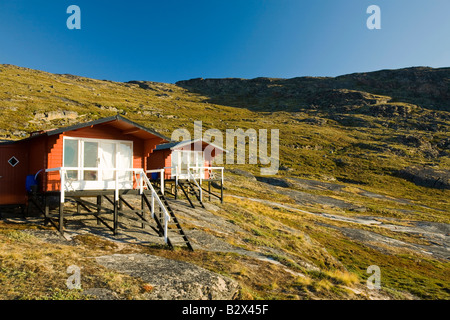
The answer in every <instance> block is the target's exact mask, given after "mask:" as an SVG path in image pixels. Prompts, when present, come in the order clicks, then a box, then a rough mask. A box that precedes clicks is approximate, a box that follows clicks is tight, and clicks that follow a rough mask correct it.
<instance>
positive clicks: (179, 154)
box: [171, 150, 205, 179]
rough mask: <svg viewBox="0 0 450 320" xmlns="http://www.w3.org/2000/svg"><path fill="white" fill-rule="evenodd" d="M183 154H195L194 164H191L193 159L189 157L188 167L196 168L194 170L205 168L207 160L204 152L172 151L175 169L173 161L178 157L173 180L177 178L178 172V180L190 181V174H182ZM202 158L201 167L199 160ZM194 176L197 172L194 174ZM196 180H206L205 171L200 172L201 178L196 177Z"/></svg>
mask: <svg viewBox="0 0 450 320" xmlns="http://www.w3.org/2000/svg"><path fill="white" fill-rule="evenodd" d="M183 152H194V163H190V162H191V161H190V160H191V157H190V156H189V157H188V165H187V167H188V168H190V167H194V168H198V167H203V166H204V164H205V159H204V153H203V151H197V150H172V155H171V166H172V167H174V166H175V165H174V162H173V159H174V157H177V166H178V168H177V170H176V171H175V170H172V175H171V176H172V178H175V176H176V172H178V178H179V179H188V178H189V174H188V173H182V172H181V159H182V153H183ZM199 157H200V158H201V159H202V160H201V163H200V165H199V163H198V158H199ZM193 173H194V174H195V173H196V172H193ZM196 178H201V179H204V178H205V173H204V172H203V171H200V176H198V174H197V175H196Z"/></svg>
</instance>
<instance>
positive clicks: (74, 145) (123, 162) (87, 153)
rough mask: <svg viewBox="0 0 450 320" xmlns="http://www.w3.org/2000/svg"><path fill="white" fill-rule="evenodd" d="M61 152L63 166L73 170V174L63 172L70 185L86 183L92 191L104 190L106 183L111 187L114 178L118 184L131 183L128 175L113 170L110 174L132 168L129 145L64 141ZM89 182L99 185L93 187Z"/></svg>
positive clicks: (125, 142) (126, 143)
mask: <svg viewBox="0 0 450 320" xmlns="http://www.w3.org/2000/svg"><path fill="white" fill-rule="evenodd" d="M63 149H64V153H63V166H64V167H70V168H77V170H68V171H67V178H68V179H70V180H72V181H84V182H86V183H90V184H89V185H90V186H92V188H94V187H99V188H107V186H110V185H111V184H108V183H107V182H108V181H109V182H111V183H114V181H115V179H116V174H118V180H119V181H120V182H124V181H126V182H131V181H132V177H133V175H132V172H131V171H122V172H120V171H119V172H118V173H116V171H115V170H111V169H130V168H132V167H133V143H132V142H131V141H117V140H101V139H96V140H94V139H86V138H71V137H65V138H64V146H63ZM97 168H98V169H97ZM94 169H95V170H94ZM108 169H109V170H108ZM93 182H99V184H93ZM100 182H101V183H103V182H105V183H103V184H101V183H100Z"/></svg>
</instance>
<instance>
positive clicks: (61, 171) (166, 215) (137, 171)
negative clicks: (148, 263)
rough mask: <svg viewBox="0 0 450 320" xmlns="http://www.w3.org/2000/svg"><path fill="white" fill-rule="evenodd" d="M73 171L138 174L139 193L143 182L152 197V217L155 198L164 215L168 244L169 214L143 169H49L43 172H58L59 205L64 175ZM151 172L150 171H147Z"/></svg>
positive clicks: (117, 189)
mask: <svg viewBox="0 0 450 320" xmlns="http://www.w3.org/2000/svg"><path fill="white" fill-rule="evenodd" d="M74 170H86V171H99V170H107V171H116V172H120V171H122V172H134V173H135V174H139V176H140V178H139V180H140V181H139V188H140V192H141V193H142V192H143V187H144V185H143V181H145V184H146V185H147V189H148V190H150V191H151V195H152V203H151V211H152V215H154V212H155V210H154V201H153V200H154V199H155V198H156V201H157V203H158V205H159V207H160V208H161V209H162V211H163V213H164V241H165V242H166V243H167V242H168V238H167V229H168V222H169V221H170V215H169V212H168V211H167V208H166V206H165V205H164V204H163V202H162V201H161V199H160V198H159V196H158V193H157V192H156V191H155V189H154V188H153V185H152V184H151V182H150V180H149V179H148V177H147V174H146V172H145V171H144V169H134V168H107V169H105V168H88V167H86V168H84V167H83V168H81V167H58V168H50V169H46V170H45V172H57V171H58V172H59V174H60V179H61V189H60V193H61V203H64V201H65V199H64V195H65V189H66V186H65V178H66V173H67V171H74ZM149 171H151V170H149ZM118 182H119V181H118V175H117V174H116V175H115V190H114V199H115V200H116V201H117V200H118V199H119V185H118Z"/></svg>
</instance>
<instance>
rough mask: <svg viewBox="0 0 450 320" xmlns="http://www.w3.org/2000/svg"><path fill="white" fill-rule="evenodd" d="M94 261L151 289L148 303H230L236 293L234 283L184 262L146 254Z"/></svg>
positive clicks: (109, 256)
mask: <svg viewBox="0 0 450 320" xmlns="http://www.w3.org/2000/svg"><path fill="white" fill-rule="evenodd" d="M96 260H97V262H98V263H99V264H101V265H102V266H104V267H106V268H109V269H113V270H116V271H118V272H122V273H126V274H128V275H131V276H133V277H140V278H141V279H143V280H144V281H145V282H147V283H149V284H150V285H151V286H153V290H151V291H150V292H148V293H146V298H147V299H149V300H230V299H233V298H234V297H235V296H236V294H237V292H238V290H239V284H238V283H237V282H236V281H235V280H233V279H230V278H228V277H225V276H222V275H219V274H216V273H214V272H211V271H208V270H206V269H203V268H200V267H198V266H196V265H193V264H191V263H187V262H181V261H175V260H170V259H166V258H162V257H157V256H152V255H147V254H113V255H108V256H101V257H97V258H96Z"/></svg>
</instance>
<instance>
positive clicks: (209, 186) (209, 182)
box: [208, 180, 211, 201]
mask: <svg viewBox="0 0 450 320" xmlns="http://www.w3.org/2000/svg"><path fill="white" fill-rule="evenodd" d="M208 194H209V201H211V180H209V181H208Z"/></svg>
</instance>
